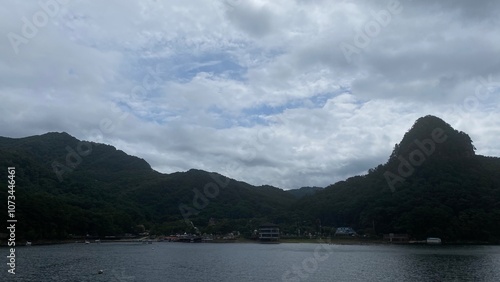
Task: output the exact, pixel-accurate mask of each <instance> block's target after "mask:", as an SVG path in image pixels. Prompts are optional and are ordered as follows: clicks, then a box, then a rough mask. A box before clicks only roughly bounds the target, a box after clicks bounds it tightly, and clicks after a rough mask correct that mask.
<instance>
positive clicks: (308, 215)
mask: <svg viewBox="0 0 500 282" xmlns="http://www.w3.org/2000/svg"><path fill="white" fill-rule="evenodd" d="M332 146H334V144H332ZM8 167H15V168H16V174H15V175H16V176H15V180H16V190H15V197H16V199H15V202H16V219H17V220H18V223H17V237H18V239H20V240H64V239H71V238H78V237H81V236H87V235H89V236H92V237H96V238H105V237H106V236H117V237H119V236H124V234H139V233H141V232H144V230H148V231H149V233H150V234H152V235H170V234H176V233H184V232H188V233H189V232H195V231H199V232H201V233H208V234H225V233H228V232H232V231H239V232H241V234H242V235H243V236H245V237H250V236H251V234H252V231H253V230H255V229H257V228H258V226H259V225H260V224H261V223H263V222H273V223H276V224H278V225H279V226H280V228H281V231H282V233H283V234H298V232H299V230H300V233H301V234H306V233H312V234H320V233H321V234H322V235H323V236H329V235H331V234H333V233H334V231H335V228H336V227H342V226H349V227H352V228H354V229H355V230H356V231H357V232H358V233H359V234H361V235H366V236H369V237H372V238H380V237H381V236H382V234H387V233H407V234H409V235H410V236H411V238H414V239H417V240H419V239H424V238H426V237H430V236H433V237H434V236H435V237H440V238H443V240H445V241H448V242H490V243H499V242H500V225H499V224H498V223H499V222H500V159H499V158H494V157H487V156H480V155H476V154H475V147H474V146H473V144H472V140H471V139H470V137H469V136H468V135H467V134H466V133H464V132H459V131H457V130H455V129H453V128H452V127H451V126H450V125H449V124H447V123H446V122H444V121H443V120H441V119H439V118H437V117H434V116H426V117H422V118H420V119H418V120H417V121H416V122H415V124H414V125H413V127H412V128H410V129H409V130H408V132H406V134H404V136H403V138H402V140H401V142H400V143H399V144H396V145H395V146H394V150H393V152H392V154H391V155H390V156H388V160H387V162H386V163H385V164H380V165H379V166H377V167H375V168H372V169H370V170H369V171H368V173H367V174H366V175H360V176H355V177H351V178H349V179H347V180H345V181H340V182H338V183H335V184H332V185H330V186H328V187H325V188H320V187H304V188H302V189H297V190H283V189H279V188H276V187H272V186H252V185H250V184H247V183H244V182H241V181H238V180H235V179H230V178H227V177H225V176H222V175H220V174H218V173H216V172H206V171H201V170H194V169H193V170H189V171H187V172H177V173H172V174H162V173H159V172H157V171H155V170H153V169H152V168H151V166H150V165H149V164H148V163H147V162H146V161H145V160H143V159H140V158H137V157H134V156H129V155H127V154H126V153H125V152H122V151H119V150H116V149H115V148H114V147H112V146H109V145H105V144H98V143H93V142H85V141H80V140H78V139H76V138H74V137H72V136H70V135H69V134H67V133H54V132H53V133H47V134H43V135H39V136H31V137H26V138H17V139H13V138H6V137H0V187H1V190H0V194H1V195H0V196H1V197H2V199H7V196H8V195H9V194H8V187H7V186H8V171H7V168H8ZM332 178H333V176H332ZM0 208H1V209H2V210H4V211H5V213H6V211H7V201H6V200H5V201H1V204H0ZM195 227H196V229H195ZM2 240H3V239H2Z"/></svg>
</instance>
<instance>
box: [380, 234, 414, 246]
mask: <svg viewBox="0 0 500 282" xmlns="http://www.w3.org/2000/svg"><path fill="white" fill-rule="evenodd" d="M384 241H389V242H390V243H402V244H404V243H409V242H410V236H408V234H394V233H389V234H384Z"/></svg>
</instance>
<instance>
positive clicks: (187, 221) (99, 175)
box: [0, 133, 294, 240]
mask: <svg viewBox="0 0 500 282" xmlns="http://www.w3.org/2000/svg"><path fill="white" fill-rule="evenodd" d="M0 167H2V168H4V169H2V170H1V171H0V179H4V180H7V170H6V168H7V167H15V168H16V178H15V180H16V192H15V196H16V217H17V219H18V225H17V232H18V238H19V239H23V238H26V239H30V240H34V239H42V238H53V239H55V238H67V237H69V236H70V234H71V235H72V236H82V235H86V234H89V235H92V236H100V237H102V236H108V235H117V234H124V233H136V231H137V230H141V229H143V228H146V229H148V230H151V231H152V232H156V233H164V234H169V233H175V232H185V231H192V230H191V229H192V227H193V225H194V226H200V229H202V230H203V231H207V232H231V231H233V230H238V229H240V230H241V231H242V232H243V231H244V230H248V232H251V230H254V229H255V228H257V226H258V224H259V222H261V221H262V222H265V221H274V222H279V221H280V220H281V221H282V219H283V218H285V217H286V211H287V210H288V209H289V207H290V206H291V204H292V202H293V201H294V197H293V196H292V195H289V194H288V193H286V192H285V191H283V190H281V189H278V188H275V187H271V186H261V187H255V186H252V185H249V184H247V183H244V182H240V181H236V180H234V179H229V178H226V177H224V176H222V175H219V174H216V173H209V172H205V171H201V170H190V171H187V172H177V173H172V174H162V173H159V172H156V171H154V170H153V169H151V167H150V166H149V164H148V163H147V162H146V161H144V160H143V159H140V158H137V157H133V156H129V155H127V154H125V153H124V152H122V151H120V150H116V149H115V148H114V147H112V146H109V145H104V144H98V143H93V142H85V141H80V140H78V139H76V138H74V137H72V136H70V135H68V134H66V133H47V134H44V135H39V136H31V137H26V138H19V139H13V138H4V137H2V138H0ZM6 184H7V182H6V181H3V182H2V183H1V188H2V189H1V191H0V195H1V197H2V198H3V199H7V187H6V186H7V185H6ZM0 208H2V209H3V210H6V209H7V206H6V201H1V203H0ZM211 218H212V222H213V223H214V224H212V225H211V226H210V228H209V227H207V224H208V222H209V220H210V219H211ZM191 222H192V223H191ZM249 222H250V223H249ZM142 226H144V227H142ZM233 228H234V229H233Z"/></svg>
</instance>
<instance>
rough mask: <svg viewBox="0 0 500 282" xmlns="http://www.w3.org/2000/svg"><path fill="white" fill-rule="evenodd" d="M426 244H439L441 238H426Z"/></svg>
mask: <svg viewBox="0 0 500 282" xmlns="http://www.w3.org/2000/svg"><path fill="white" fill-rule="evenodd" d="M427 244H430V245H439V244H441V238H427Z"/></svg>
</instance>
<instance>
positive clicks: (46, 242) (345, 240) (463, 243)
mask: <svg viewBox="0 0 500 282" xmlns="http://www.w3.org/2000/svg"><path fill="white" fill-rule="evenodd" d="M151 241H152V242H153V243H155V244H158V243H187V242H170V241H158V240H154V239H151ZM31 242H32V244H31V246H47V245H63V244H85V241H80V240H40V241H31ZM113 243H115V244H116V243H137V244H145V243H144V242H143V241H140V240H136V239H125V240H101V241H100V242H95V241H91V242H90V244H92V245H94V244H113ZM197 243H198V242H197ZM199 243H201V244H235V243H236V244H249V243H254V244H262V242H260V241H258V240H252V239H246V238H238V239H234V240H222V239H221V240H213V241H206V242H199ZM280 243H285V244H325V243H326V244H332V245H359V246H362V245H404V246H415V245H418V246H426V245H429V244H426V243H410V242H404V243H394V242H392V243H391V242H388V241H386V240H382V239H352V238H318V239H302V238H286V239H280V240H279V241H278V242H277V244H280ZM25 244H26V241H23V242H22V243H19V244H16V246H15V247H29V246H26V245H25ZM192 244H194V243H192ZM434 246H500V242H497V243H494V242H478V241H456V242H444V243H442V244H439V245H434ZM0 247H6V248H9V246H8V245H7V241H1V242H0Z"/></svg>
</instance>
